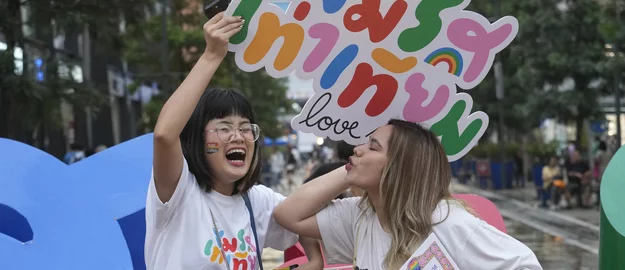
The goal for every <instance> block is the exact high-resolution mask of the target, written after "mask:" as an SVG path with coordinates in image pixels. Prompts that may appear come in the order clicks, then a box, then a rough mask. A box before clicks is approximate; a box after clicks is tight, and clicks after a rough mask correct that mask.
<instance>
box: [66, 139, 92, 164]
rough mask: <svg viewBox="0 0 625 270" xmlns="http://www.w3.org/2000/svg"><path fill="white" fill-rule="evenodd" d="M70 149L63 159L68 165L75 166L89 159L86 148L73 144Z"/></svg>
mask: <svg viewBox="0 0 625 270" xmlns="http://www.w3.org/2000/svg"><path fill="white" fill-rule="evenodd" d="M69 149H70V151H69V152H67V154H65V157H63V162H65V164H67V165H71V164H74V163H76V162H78V161H81V160H83V159H85V158H86V157H87V156H86V153H85V148H84V147H83V146H82V145H80V144H77V143H73V144H71V145H70V146H69Z"/></svg>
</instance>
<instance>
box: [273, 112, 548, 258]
mask: <svg viewBox="0 0 625 270" xmlns="http://www.w3.org/2000/svg"><path fill="white" fill-rule="evenodd" d="M450 184H451V171H450V166H449V163H448V160H447V155H446V154H445V151H444V149H443V147H442V145H441V144H440V142H439V141H438V139H437V136H436V135H435V134H434V133H432V132H431V131H429V130H427V129H425V128H423V127H421V126H420V125H418V124H415V123H411V122H406V121H402V120H391V121H389V122H388V124H387V125H385V126H382V127H380V128H378V129H377V130H376V131H375V132H374V133H373V134H372V135H371V137H370V138H369V142H368V143H366V144H363V145H360V146H358V147H356V148H355V149H354V155H353V156H352V157H350V161H349V163H348V164H347V165H345V166H344V167H342V168H338V169H336V170H334V171H332V172H330V173H328V174H326V175H324V176H321V177H319V178H318V179H316V180H314V181H310V182H309V183H307V184H305V185H303V186H302V187H300V188H299V189H297V190H296V191H295V192H294V193H293V194H292V195H291V196H289V197H288V198H287V199H286V200H284V201H283V202H282V203H280V204H279V205H278V207H277V208H276V209H275V211H274V216H275V217H276V220H277V221H278V223H279V224H281V225H282V226H284V227H285V228H287V229H289V230H291V231H293V232H295V233H298V234H300V235H303V236H307V237H312V238H316V239H321V240H322V241H323V246H324V249H325V250H324V253H325V255H326V260H327V261H328V263H353V265H354V268H355V269H399V268H400V267H401V266H402V265H403V264H404V263H405V262H406V261H407V260H408V259H409V258H410V256H411V255H412V254H413V253H414V252H415V251H416V250H417V248H419V246H420V244H421V243H422V242H423V241H424V240H425V239H426V238H427V237H428V236H429V235H430V234H431V233H434V234H435V235H436V237H438V239H439V240H440V242H441V243H442V245H443V246H444V247H445V249H446V250H447V251H448V252H449V254H450V256H451V258H452V260H454V261H455V262H456V264H457V265H458V267H459V268H460V269H542V268H541V266H540V264H539V263H538V260H537V259H536V256H535V255H534V253H533V252H532V251H531V250H530V249H529V248H528V247H526V246H525V245H523V244H522V243H520V242H519V241H517V240H515V239H514V238H512V237H510V236H508V235H507V234H505V233H503V232H501V231H499V230H497V229H496V228H494V227H492V226H490V225H489V224H487V223H486V222H484V221H482V220H480V219H478V218H477V217H475V216H474V215H472V214H471V213H469V212H468V211H467V209H466V207H465V206H464V204H463V203H462V202H460V201H456V200H454V199H453V198H452V195H451V193H450V191H449V188H450ZM350 186H356V187H358V188H361V189H363V190H364V191H365V195H364V196H363V197H362V198H358V197H352V198H347V199H342V200H332V199H334V197H335V196H336V195H338V194H340V193H341V192H343V191H344V190H345V189H347V188H349V187H350Z"/></svg>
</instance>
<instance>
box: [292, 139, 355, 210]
mask: <svg viewBox="0 0 625 270" xmlns="http://www.w3.org/2000/svg"><path fill="white" fill-rule="evenodd" d="M334 153H335V161H334V162H326V163H323V164H321V165H319V166H317V168H316V169H314V171H313V172H312V173H311V174H310V175H309V176H308V178H306V180H304V184H305V183H308V182H310V181H311V180H313V179H315V178H317V177H319V176H322V175H324V174H326V173H329V172H331V171H334V170H335V169H337V168H340V167H342V166H345V164H347V163H348V162H349V157H350V156H351V155H352V154H354V146H353V145H350V144H348V143H346V142H344V141H340V142H339V143H338V144H337V145H336V150H335V151H334ZM345 197H347V194H345V192H344V193H342V194H340V195H338V196H336V198H337V199H342V198H345Z"/></svg>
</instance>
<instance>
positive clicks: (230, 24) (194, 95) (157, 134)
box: [153, 13, 243, 202]
mask: <svg viewBox="0 0 625 270" xmlns="http://www.w3.org/2000/svg"><path fill="white" fill-rule="evenodd" d="M242 25H243V20H242V19H241V18H235V17H228V18H224V16H223V13H220V14H218V15H217V16H215V17H213V18H212V19H210V20H209V21H208V22H207V23H206V24H204V39H205V40H206V49H205V51H204V53H203V54H202V56H201V57H200V59H199V60H198V61H197V63H196V64H195V66H194V67H193V69H192V70H191V72H190V73H189V75H188V76H187V77H186V78H185V80H184V81H183V82H182V84H180V86H179V87H178V89H176V91H175V92H174V93H173V95H171V97H170V98H169V99H168V100H167V102H166V103H165V105H164V106H163V109H162V110H161V113H160V114H159V116H158V120H157V122H156V127H155V128H154V156H153V167H154V185H155V187H156V192H157V194H158V197H159V199H160V200H161V201H162V202H167V201H169V200H170V199H171V197H172V195H173V194H174V191H175V190H176V186H177V185H178V179H179V178H180V174H181V173H182V167H183V157H182V148H181V146H180V133H181V132H182V129H183V128H184V126H185V125H186V124H187V122H188V121H189V118H190V117H191V114H192V113H193V111H194V110H195V107H196V106H197V103H198V101H199V99H200V97H201V96H202V93H204V90H205V89H206V87H207V86H208V83H209V82H210V80H211V78H212V77H213V74H215V71H216V70H217V68H218V67H219V64H221V62H222V60H223V58H224V57H225V56H226V54H227V52H228V41H229V39H230V37H232V36H233V35H234V34H236V33H237V32H238V31H240V30H241V26H242Z"/></svg>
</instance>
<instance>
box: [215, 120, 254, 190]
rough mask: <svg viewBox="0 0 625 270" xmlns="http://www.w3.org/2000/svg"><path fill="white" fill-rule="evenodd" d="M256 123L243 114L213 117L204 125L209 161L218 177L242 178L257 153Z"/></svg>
mask: <svg viewBox="0 0 625 270" xmlns="http://www.w3.org/2000/svg"><path fill="white" fill-rule="evenodd" d="M257 136H258V130H257V126H256V125H253V124H251V123H250V120H249V119H247V118H244V117H241V116H228V117H225V118H218V119H213V120H211V121H209V122H208V124H207V125H206V129H205V140H206V148H207V149H206V150H207V151H206V153H205V155H206V161H207V163H208V167H209V168H210V171H211V174H212V175H213V176H214V177H215V178H214V179H215V181H219V182H221V183H223V184H231V183H234V182H235V181H237V180H239V179H241V178H243V177H244V176H245V175H246V174H247V172H248V171H249V169H250V166H251V165H252V161H253V157H254V144H255V142H254V141H255V139H257V138H258V137H257Z"/></svg>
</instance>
